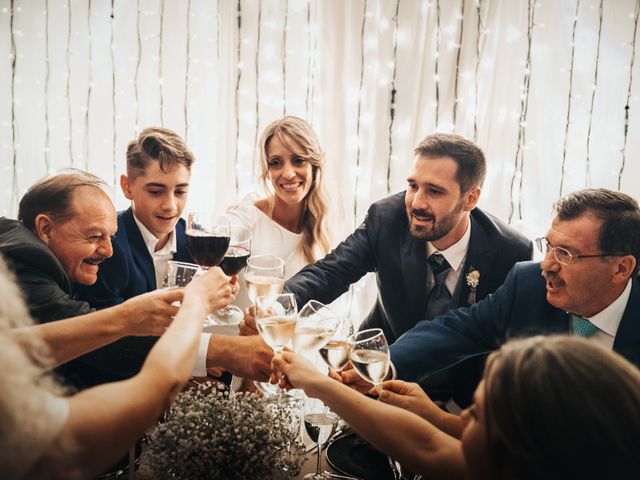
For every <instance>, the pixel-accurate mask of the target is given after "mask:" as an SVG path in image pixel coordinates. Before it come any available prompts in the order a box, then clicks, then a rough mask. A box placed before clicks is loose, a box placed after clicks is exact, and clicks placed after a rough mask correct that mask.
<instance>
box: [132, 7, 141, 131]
mask: <svg viewBox="0 0 640 480" xmlns="http://www.w3.org/2000/svg"><path fill="white" fill-rule="evenodd" d="M136 37H137V38H136V40H137V42H138V58H137V59H136V74H135V79H134V83H133V94H134V101H135V102H136V125H135V132H134V133H135V135H138V131H139V130H140V100H139V98H138V79H139V77H140V59H141V58H142V38H141V36H140V0H137V3H136Z"/></svg>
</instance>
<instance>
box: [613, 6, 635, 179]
mask: <svg viewBox="0 0 640 480" xmlns="http://www.w3.org/2000/svg"><path fill="white" fill-rule="evenodd" d="M639 9H640V0H636V7H635V10H634V12H633V39H632V41H631V62H630V64H629V83H628V86H627V104H626V105H625V106H624V143H623V145H622V163H621V164H620V170H619V172H618V190H620V185H621V183H622V174H623V173H624V168H625V166H626V161H627V134H628V132H629V102H630V100H631V85H633V63H634V60H635V58H636V33H637V32H638V14H639V13H640V10H639Z"/></svg>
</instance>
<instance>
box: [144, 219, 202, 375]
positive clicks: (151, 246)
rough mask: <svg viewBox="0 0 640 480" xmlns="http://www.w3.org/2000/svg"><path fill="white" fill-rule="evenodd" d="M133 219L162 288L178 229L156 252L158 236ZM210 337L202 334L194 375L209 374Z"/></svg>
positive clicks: (174, 249)
mask: <svg viewBox="0 0 640 480" xmlns="http://www.w3.org/2000/svg"><path fill="white" fill-rule="evenodd" d="M133 219H134V220H135V222H136V225H138V229H139V230H140V233H141V234H142V239H143V240H144V243H145V245H146V246H147V250H149V255H151V259H152V260H153V268H154V270H155V274H156V288H162V284H163V283H164V277H165V275H166V274H167V269H168V268H169V260H173V254H174V253H176V252H177V251H178V247H177V241H176V230H175V228H174V229H173V232H171V233H170V234H169V240H168V241H167V243H166V244H165V245H164V247H162V248H161V249H160V250H158V251H157V252H156V245H157V244H158V238H157V237H156V236H155V235H154V234H153V233H151V231H150V230H149V229H148V228H147V227H146V226H144V224H143V223H142V222H141V221H140V220H138V219H137V218H136V216H135V215H134V216H133ZM202 320H203V321H204V319H202ZM210 337H211V333H202V334H200V344H199V346H198V357H197V358H196V363H195V364H194V366H193V370H192V371H191V376H193V377H205V376H206V375H207V350H208V349H209V338H210Z"/></svg>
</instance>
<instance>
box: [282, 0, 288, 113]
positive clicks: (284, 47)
mask: <svg viewBox="0 0 640 480" xmlns="http://www.w3.org/2000/svg"><path fill="white" fill-rule="evenodd" d="M288 26H289V0H286V1H285V2H284V28H283V29H282V116H285V115H286V114H287V28H288Z"/></svg>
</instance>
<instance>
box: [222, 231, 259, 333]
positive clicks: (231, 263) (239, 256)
mask: <svg viewBox="0 0 640 480" xmlns="http://www.w3.org/2000/svg"><path fill="white" fill-rule="evenodd" d="M249 255H251V231H250V230H249V229H248V228H246V227H243V226H241V225H231V236H230V241H229V248H228V249H227V251H226V253H225V254H224V258H223V259H222V262H221V263H220V268H221V269H222V271H223V272H224V273H225V275H228V276H230V277H231V276H233V275H237V274H238V273H240V272H241V271H242V269H243V268H245V267H246V266H247V260H249ZM214 316H215V318H216V320H217V323H218V324H219V325H237V324H239V323H240V320H242V316H243V312H242V310H241V309H240V308H238V307H236V306H235V305H228V306H226V307H223V308H221V309H220V310H218V311H217V312H216V313H215V314H214Z"/></svg>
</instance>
